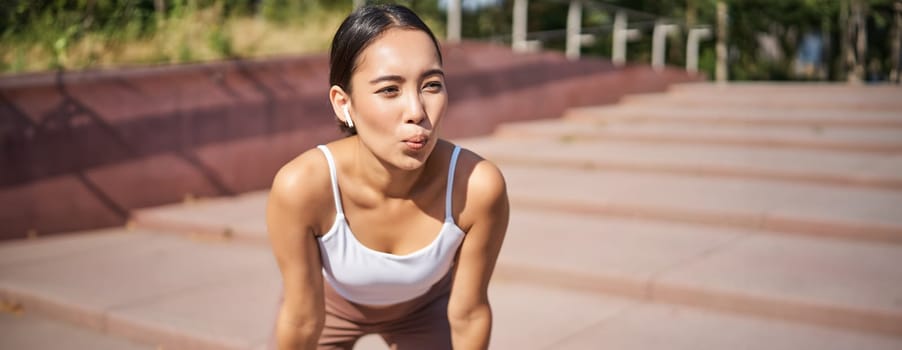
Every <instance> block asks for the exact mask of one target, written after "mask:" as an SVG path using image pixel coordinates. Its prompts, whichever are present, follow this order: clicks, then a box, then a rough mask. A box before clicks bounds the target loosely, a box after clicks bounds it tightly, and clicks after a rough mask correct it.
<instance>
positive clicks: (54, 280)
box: [0, 229, 280, 349]
mask: <svg viewBox="0 0 902 350" xmlns="http://www.w3.org/2000/svg"><path fill="white" fill-rule="evenodd" d="M279 281H280V278H279V274H278V271H277V268H276V266H275V262H274V260H273V258H272V255H271V253H270V252H269V251H268V250H267V249H265V248H263V247H260V246H251V245H236V244H225V243H221V242H210V241H206V242H201V241H195V240H188V239H184V238H182V237H178V236H175V235H165V234H160V233H159V232H155V231H150V230H141V229H136V230H131V231H130V230H127V229H109V230H102V231H96V232H80V233H74V234H71V235H65V236H59V237H52V238H43V239H35V240H29V241H15V242H7V243H4V244H2V245H0V299H2V300H3V301H4V302H6V303H14V304H17V305H21V308H22V309H23V310H24V311H25V312H28V313H35V314H40V315H44V316H46V317H50V318H53V319H57V320H61V321H66V322H70V323H72V324H75V325H78V326H81V327H85V328H88V329H92V330H96V331H102V332H104V333H106V334H110V335H113V336H115V337H124V338H128V339H133V340H136V341H139V342H146V343H151V344H159V345H160V346H162V347H163V348H176V349H183V348H191V349H249V348H256V347H259V346H262V345H263V344H266V342H268V340H269V337H270V334H271V329H272V320H275V311H276V306H277V302H278V301H277V298H278V288H279V283H280V282H279Z"/></svg>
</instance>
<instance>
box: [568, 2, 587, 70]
mask: <svg viewBox="0 0 902 350" xmlns="http://www.w3.org/2000/svg"><path fill="white" fill-rule="evenodd" d="M582 17H583V4H582V1H580V0H570V9H569V10H568V11H567V58H569V59H571V60H575V59H578V58H579V47H580V46H581V45H582V38H581V37H580V30H581V27H582Z"/></svg>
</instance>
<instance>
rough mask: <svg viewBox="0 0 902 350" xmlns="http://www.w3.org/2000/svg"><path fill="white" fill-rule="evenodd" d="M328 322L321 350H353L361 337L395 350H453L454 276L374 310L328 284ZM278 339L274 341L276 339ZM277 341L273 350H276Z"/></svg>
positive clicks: (321, 337) (326, 285)
mask: <svg viewBox="0 0 902 350" xmlns="http://www.w3.org/2000/svg"><path fill="white" fill-rule="evenodd" d="M324 289H325V290H324V292H325V299H326V300H325V302H326V320H325V321H326V322H325V326H324V327H323V332H322V334H321V335H320V338H319V346H318V347H317V349H318V350H339V349H341V350H351V349H353V348H354V344H355V343H357V340H359V339H360V338H361V337H363V336H364V335H367V334H379V335H380V336H381V337H382V339H384V340H385V342H386V343H387V344H388V345H389V347H390V348H391V349H393V350H408V349H410V350H414V349H430V350H431V349H436V350H446V349H447V350H450V349H451V327H450V326H449V324H448V297H449V295H450V293H451V276H450V273H449V274H448V275H447V276H445V277H444V278H443V279H442V280H441V281H439V282H438V283H436V284H435V285H434V286H432V288H431V289H430V290H429V291H428V292H426V294H424V295H422V296H419V297H417V298H414V299H413V300H409V301H405V302H403V303H400V304H395V305H391V306H388V307H383V308H372V307H367V306H365V305H359V304H355V303H353V302H350V301H348V300H347V299H345V298H344V297H342V296H341V295H339V294H338V293H337V292H335V290H334V289H332V287H331V286H330V285H329V283H328V282H326V283H325V284H324ZM273 338H274V337H273ZM274 340H275V339H273V341H272V342H271V343H270V347H271V348H272V349H275V348H276V347H275V341H274Z"/></svg>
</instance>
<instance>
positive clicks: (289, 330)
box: [276, 317, 324, 350]
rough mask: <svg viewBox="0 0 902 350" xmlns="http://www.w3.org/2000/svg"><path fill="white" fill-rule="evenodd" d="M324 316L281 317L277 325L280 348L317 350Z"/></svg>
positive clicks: (281, 349)
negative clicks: (300, 319)
mask: <svg viewBox="0 0 902 350" xmlns="http://www.w3.org/2000/svg"><path fill="white" fill-rule="evenodd" d="M323 324H324V320H323V319H322V317H312V318H305V319H304V320H302V321H299V320H297V319H294V320H291V319H284V318H281V317H280V319H279V323H278V324H277V325H276V341H277V344H278V348H279V350H300V349H303V350H307V349H310V350H315V349H316V346H317V343H318V341H319V337H320V334H321V333H322V331H323Z"/></svg>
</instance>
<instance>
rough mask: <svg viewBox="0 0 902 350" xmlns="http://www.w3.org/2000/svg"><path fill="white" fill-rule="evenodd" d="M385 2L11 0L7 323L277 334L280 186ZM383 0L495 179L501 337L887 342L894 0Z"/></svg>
mask: <svg viewBox="0 0 902 350" xmlns="http://www.w3.org/2000/svg"><path fill="white" fill-rule="evenodd" d="M383 2H388V1H364V0H353V1H352V0H335V1H327V0H69V1H67V0H34V1H24V0H19V1H16V0H0V348H2V349H58V348H60V347H66V348H70V349H92V350H94V349H264V348H267V344H270V343H271V340H272V326H273V324H274V323H273V320H274V319H275V317H276V316H275V315H276V311H277V308H278V305H279V300H280V299H279V298H280V293H281V288H280V287H281V285H280V283H281V277H280V275H279V272H278V269H277V268H276V266H275V262H274V259H273V257H272V254H271V250H270V246H269V241H268V238H267V228H266V222H265V207H266V200H267V196H268V189H269V186H270V184H271V182H272V178H273V176H274V174H275V173H276V172H277V171H278V170H279V168H280V167H281V166H283V165H284V164H285V163H287V162H288V161H290V160H291V159H293V158H295V157H296V156H297V155H298V154H300V153H302V152H304V151H305V150H308V149H310V148H312V147H315V146H316V145H318V144H325V143H328V142H330V141H333V140H335V139H338V138H340V137H343V135H341V134H340V132H339V129H338V127H337V125H336V123H337V122H336V120H335V116H334V115H333V111H332V109H331V106H330V104H329V102H328V98H327V92H328V88H329V86H328V72H329V62H328V57H327V50H328V48H329V46H330V40H331V38H332V35H333V33H334V32H335V30H336V29H337V27H338V25H339V23H340V21H341V20H342V19H343V18H344V17H345V16H347V14H348V13H349V12H350V11H352V10H353V9H354V8H355V7H357V6H362V5H365V4H373V3H383ZM391 2H393V3H400V4H404V5H407V6H408V7H410V8H412V9H413V10H414V11H416V12H417V13H418V14H419V15H420V16H422V17H423V19H424V20H425V21H426V23H427V24H428V25H429V26H430V27H431V28H432V29H433V30H434V32H435V33H436V36H437V37H438V38H439V39H440V41H441V45H442V53H443V58H444V67H443V68H444V70H445V72H446V86H447V88H448V92H449V102H450V103H449V108H448V110H447V114H446V116H445V119H444V120H443V122H442V126H441V136H442V137H443V138H447V139H449V140H451V141H452V142H454V143H457V144H460V145H461V146H463V147H465V148H467V149H470V150H473V151H475V152H476V153H478V154H480V155H481V156H483V157H485V158H486V159H488V160H490V161H492V162H494V163H495V164H496V165H498V166H499V167H500V168H501V170H502V172H503V174H504V176H505V179H506V181H507V185H508V191H509V196H510V201H511V220H510V227H509V229H508V232H507V235H506V238H505V243H504V248H503V249H502V252H501V255H500V257H499V260H498V264H497V266H496V268H495V272H494V275H493V280H492V283H491V285H490V290H489V294H490V298H491V300H492V307H493V317H494V319H495V322H494V325H493V330H492V346H491V348H492V349H502V350H506V349H516V350H519V349H527V350H529V349H542V350H560V349H623V350H632V349H685V350H720V349H769V350H773V349H785V350H797V349H820V350H823V349H831V350H861V349H868V350H876V349H880V350H884V349H885V350H899V349H902V268H900V266H902V112H900V111H902V87H900V85H899V78H900V75H899V70H900V69H899V67H900V62H902V61H900V44H902V0H895V1H893V0H720V1H718V0H660V1H645V0H633V1H628V0H407V1H391ZM324 165H325V164H324ZM386 348H387V347H386V344H385V342H384V341H383V340H382V339H381V338H380V337H378V336H377V335H369V336H366V337H364V338H363V339H362V340H361V341H360V342H359V343H358V344H357V345H356V346H355V349H358V350H383V349H386Z"/></svg>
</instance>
